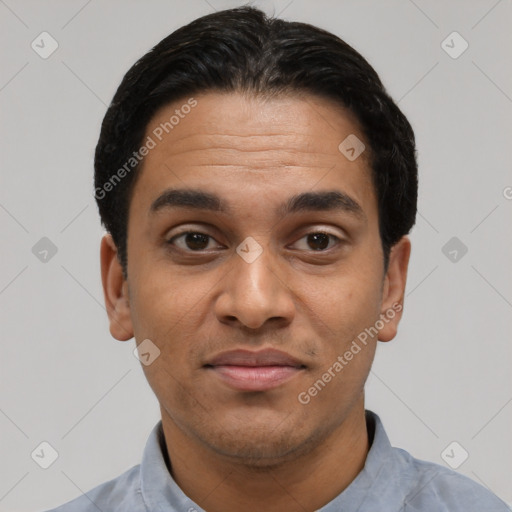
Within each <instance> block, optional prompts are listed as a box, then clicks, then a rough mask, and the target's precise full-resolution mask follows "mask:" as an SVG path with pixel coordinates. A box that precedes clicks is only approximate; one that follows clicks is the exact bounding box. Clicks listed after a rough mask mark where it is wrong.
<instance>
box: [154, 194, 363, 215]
mask: <svg viewBox="0 0 512 512" xmlns="http://www.w3.org/2000/svg"><path fill="white" fill-rule="evenodd" d="M168 208H192V209H195V210H207V211H211V212H220V213H226V214H229V213H230V212H231V209H230V208H229V206H228V204H227V203H226V202H225V201H223V200H222V199H221V198H220V197H219V196H218V195H216V194H212V193H211V192H206V191H204V190H200V189H190V188H183V189H167V190H165V191H164V192H163V193H162V194H160V195H159V196H158V197H157V198H156V199H155V201H153V203H152V204H151V207H150V210H149V211H150V213H151V214H154V213H157V212H158V211H161V210H164V209H168ZM308 211H317V212H318V211H339V212H344V213H348V214H350V215H352V216H354V217H356V218H358V219H360V220H366V215H365V213H364V210H363V208H362V207H361V205H360V204H359V203H358V202H357V201H356V200H355V199H353V198H352V197H350V196H349V195H348V194H346V193H344V192H341V191H339V190H327V191H320V192H304V193H301V194H297V195H295V196H292V197H290V198H289V199H288V200H287V201H286V202H285V203H283V204H282V205H280V206H279V207H278V208H277V214H278V215H279V216H286V215H289V214H292V213H301V212H308Z"/></svg>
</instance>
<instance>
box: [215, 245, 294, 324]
mask: <svg viewBox="0 0 512 512" xmlns="http://www.w3.org/2000/svg"><path fill="white" fill-rule="evenodd" d="M230 263H231V262H230ZM232 264H233V267H232V269H231V271H230V272H228V273H227V275H226V277H225V279H224V282H223V285H222V292H221V293H220V294H219V296H218V298H217V301H216V303H215V314H216V316H217V318H218V319H219V321H220V322H222V323H230V324H234V323H238V324H239V325H242V326H245V327H247V328H249V329H259V328H261V327H263V326H264V325H265V323H267V322H268V323H269V324H270V323H272V324H275V325H274V326H279V327H282V326H286V325H288V324H289V323H290V322H291V321H292V320H293V317H294V315H295V302H294V294H293V291H292V286H291V283H288V282H287V275H286V272H284V271H283V269H282V267H280V266H279V265H278V264H277V262H276V261H275V256H274V255H273V254H272V251H271V250H270V249H268V248H266V249H264V250H263V252H262V253H261V254H260V255H259V257H258V258H257V259H255V260H254V261H251V262H248V261H246V260H244V259H243V258H242V257H240V256H239V254H238V253H236V254H234V255H233V262H232Z"/></svg>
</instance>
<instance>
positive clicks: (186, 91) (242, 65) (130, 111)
mask: <svg viewBox="0 0 512 512" xmlns="http://www.w3.org/2000/svg"><path fill="white" fill-rule="evenodd" d="M201 92H227V93H229V92H244V93H253V94H256V95H276V94H280V93H287V94H289V93H298V94H303V93H309V94H312V95H316V96H319V97H322V98H325V99H328V100H331V101H333V102H335V103H336V104H338V105H340V106H342V107H343V108H345V109H349V110H350V111H351V112H352V113H353V114H355V116H356V118H357V119H358V121H359V123H360V126H361V128H362V131H363V134H364V136H365V137H366V140H367V142H368V143H369V146H370V148H367V149H369V150H370V151H369V154H370V155H371V157H370V167H371V173H372V181H373V184H374V186H375V191H376V195H377V200H378V214H379V231H380V237H381V241H382V248H383V253H384V268H385V269H387V266H388V262H389V253H390V250H391V248H392V246H393V245H395V244H396V243H397V242H398V241H399V240H400V238H401V237H402V236H404V235H406V234H407V233H409V231H410V229H411V228H412V226H413V225H414V223H415V219H416V207H417V196H418V169H417V161H416V149H415V137H414V132H413V129H412V127H411V125H410V123H409V122H408V120H407V118H406V117H405V116H404V114H403V113H402V112H401V110H400V109H399V108H398V106H397V105H396V104H395V102H394V101H393V100H392V98H391V97H390V96H389V95H388V93H387V92H386V90H385V88H384V86H383V84H382V82H381V80H380V78H379V76H378V75H377V73H376V71H375V70H374V69H373V68H372V67H371V66H370V64H369V63H368V62H367V61H366V60H365V59H364V58H363V57H362V56H361V55H360V54H359V53H358V52H357V51H356V50H354V49H353V48H352V47H351V46H350V45H349V44H347V43H346V42H345V41H343V40H342V39H340V38H339V37H337V36H335V35H334V34H331V33H330V32H327V31H325V30H322V29H320V28H318V27H315V26H312V25H309V24H305V23H297V22H288V21H285V20H282V19H278V18H272V17H268V16H267V15H266V14H265V13H264V12H262V11H261V10H259V9H256V8H253V7H240V8H236V9H228V10H224V11H219V12H216V13H213V14H209V15H207V16H203V17H201V18H198V19H196V20H194V21H192V22H191V23H189V24H188V25H186V26H184V27H181V28H179V29H178V30H176V31H175V32H173V33H172V34H170V35H169V36H167V37H166V38H164V39H163V40H162V41H160V42H159V43H158V44H157V45H156V46H155V47H154V48H152V49H151V50H150V51H149V52H148V53H147V54H146V55H144V56H143V57H141V58H140V59H139V60H138V61H137V62H136V63H135V64H134V65H133V66H132V67H131V69H130V70H129V71H128V72H127V73H126V75H125V76H124V78H123V80H122V81H121V84H120V85H119V87H118V89H117V91H116V93H115V95H114V97H113V99H112V102H111V104H110V106H109V107H108V110H107V112H106V114H105V118H104V119H103V123H102V126H101V133H100V137H99V140H98V144H97V146H96V152H95V161H94V168H95V178H94V186H95V197H96V201H97V204H98V208H99V212H100V217H101V221H102V224H103V225H104V226H105V228H106V229H107V231H108V232H109V233H110V234H111V235H112V238H113V240H114V243H115V244H116V247H117V250H118V259H119V262H120V264H121V265H122V268H123V272H124V276H125V277H126V276H127V234H128V212H129V205H130V200H131V192H132V190H133V186H134V183H135V181H136V176H137V170H138V169H139V168H140V163H138V160H134V159H133V155H134V154H135V153H136V152H137V151H138V150H139V149H140V147H141V145H142V143H143V138H144V135H145V131H146V128H147V125H148V123H149V122H150V120H151V118H152V117H153V116H154V115H155V113H156V112H157V111H158V110H159V109H160V108H162V107H163V106H165V105H167V104H169V103H171V102H173V101H178V100H180V99H183V98H186V97H190V96H191V95H192V94H198V93H201ZM340 142H341V141H340ZM365 153H366V151H365ZM128 161H130V162H131V167H127V165H126V164H127V162H128ZM122 169H124V172H121V171H122Z"/></svg>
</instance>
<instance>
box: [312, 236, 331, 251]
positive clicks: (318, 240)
mask: <svg viewBox="0 0 512 512" xmlns="http://www.w3.org/2000/svg"><path fill="white" fill-rule="evenodd" d="M307 239H308V241H307V243H308V246H309V247H310V248H311V249H313V250H314V251H323V250H324V249H327V247H329V241H330V240H329V235H326V234H325V233H312V234H310V235H308V236H307Z"/></svg>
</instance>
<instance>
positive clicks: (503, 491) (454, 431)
mask: <svg viewBox="0 0 512 512" xmlns="http://www.w3.org/2000/svg"><path fill="white" fill-rule="evenodd" d="M255 4H256V5H258V6H260V7H262V8H264V9H265V10H266V11H268V12H275V13H276V14H278V13H281V15H282V16H283V17H285V18H287V19H291V20H298V21H305V22H310V23H313V24H316V25H319V26H321V27H324V28H326V29H328V30H331V31H333V32H335V33H336V34H338V35H340V36H341V37H342V38H344V39H345V40H346V41H347V42H348V43H350V44H352V45H353V46H354V47H355V48H356V49H357V50H359V51H360V52H361V53H362V54H363V55H364V56H365V57H366V58H367V59H368V60H369V62H370V63H371V64H372V65H373V66H374V67H375V69H376V70H377V72H378V73H379V74H380V75H381V78H382V80H383V82H384V83H385V85H386V86H387V88H388V90H389V92H390V94H391V95H392V96H393V97H394V98H395V99H396V100H397V101H398V102H399V106H400V107H401V108H402V110H403V111H404V113H405V114H406V115H407V116H408V117H409V119H410V121H411V124H412V125H413V127H414V129H415V132H416V135H417V143H418V150H419V165H420V200H419V215H418V219H417V225H416V226H415V227H414V229H413V232H412V234H411V238H412V242H413V252H412V259H411V264H410V273H409V279H408V285H407V292H406V294H407V298H406V304H405V316H404V318H403V321H402V324H401V329H400V332H399V335H398V337H397V338H396V339H395V340H394V341H393V342H391V343H388V344H379V349H378V353H377V358H376V362H375V365H374V368H373V371H372V374H371V375H370V378H369V382H368V388H367V397H368V398H367V406H368V407H369V408H371V409H373V410H374V411H376V412H377V413H378V414H380V415H381V417H382V419H383V421H384V424H385V425H386V427H387V429H388V432H389V435H390V438H391V441H392V443H393V444H395V445H397V446H401V447H403V448H405V449H407V450H409V451H410V452H412V453H413V454H414V455H415V456H417V457H420V458H424V459H429V460H432V461H434V462H437V463H439V464H443V465H446V462H445V460H443V458H442V457H441V453H442V452H443V451H444V450H445V448H446V447H447V446H448V445H449V444H450V443H452V442H453V441H457V442H458V443H459V445H460V446H461V447H463V448H464V449H465V450H466V451H467V452H468V453H469V457H468V459H467V460H466V461H465V462H464V463H463V464H462V465H461V466H460V467H459V468H458V471H460V472H461V473H464V474H466V475H468V476H469V477H471V478H473V479H474V480H476V481H479V482H480V483H482V484H483V485H485V486H487V487H489V488H490V489H491V490H492V491H494V492H495V493H496V494H498V495H499V496H500V497H501V498H502V499H504V500H505V501H507V502H509V503H510V502H512V487H511V485H510V475H511V474H512V468H511V460H512V441H511V435H510V432H511V431H512V429H511V426H512V377H511V372H510V365H511V360H512V357H511V344H510V333H511V331H512V329H511V328H512V291H511V290H512V286H511V285H512V277H511V272H510V262H511V261H512V243H511V236H510V227H509V224H510V219H511V211H512V200H511V199H510V198H511V197H512V188H510V187H512V173H511V160H512V157H511V151H510V146H511V136H512V129H511V121H512V116H511V113H512V99H511V97H512V67H511V66H510V62H511V61H512V59H511V57H512V35H511V34H512V31H511V30H510V27H511V22H512V4H511V1H510V0H501V1H496V0H481V1H475V0H474V1H451V2H446V1H441V0H439V1H433V0H428V1H427V0H425V1H420V0H415V1H412V0H394V1H387V2H382V1H377V0H374V1H361V0H359V1H355V0H354V1H327V0H324V1H319V0H315V1H307V0H292V1H290V0H284V1H281V0H276V1H275V2H272V1H260V2H255ZM237 5H240V2H237V1H221V0H208V1H203V0H194V1H187V2H177V1H169V0H167V1H149V2H143V1H121V0H116V1H102V2H100V1H99V0H92V1H91V0H90V1H86V0H79V1H78V0H73V1H66V2H64V1H57V0H54V1H28V0H23V1H21V0H20V1H15V0H0V16H1V18H0V34H1V38H2V41H1V44H2V49H3V51H2V57H1V61H2V62H1V70H2V75H1V78H0V104H1V109H2V121H3V122H2V126H1V134H0V140H1V143H2V151H1V155H2V165H1V187H0V224H1V232H2V239H1V240H2V244H1V245H2V249H1V257H2V263H1V270H0V272H1V274H0V309H1V318H0V320H1V325H2V341H1V356H0V370H1V388H0V432H1V446H0V450H1V452H0V471H1V478H0V510H1V511H9V512H14V511H31V510H32V511H35V510H43V509H46V508H50V507H52V506H56V505H57V504H60V503H63V502H65V501H68V500H70V499H72V498H74V497H75V496H77V495H79V494H80V493H81V492H85V491H87V490H89V489H91V488H92V487H94V486H96V485H97V484H99V483H101V482H104V481H106V480H107V479H111V478H114V477H115V476H117V475H119V474H120V473H122V472H123V471H125V470H126V469H128V468H130V467H131V466H133V465H135V464H138V463H139V462H140V458H141V453H142V450H143V448H144V444H145V442H146V439H147V436H148V434H149V432H150V430H151V428H152V427H153V426H154V425H155V423H156V422H157V421H158V419H159V410H158V407H157V401H156V398H155V397H154V396H153V394H152V392H151V390H150V388H149V386H148V385H147V383H146V381H145V379H144V376H143V373H142V369H141V367H140V363H139V361H138V360H137V359H136V358H135V357H134V356H133V354H132V351H133V349H134V347H135V344H134V341H133V340H131V341H129V342H126V343H120V342H117V341H115V340H114V339H112V338H111V336H110V334H109V332H108V323H107V315H106V313H105V310H104V307H103V298H102V291H101V283H100V269H99V242H100V238H101V236H102V233H103V231H102V229H101V227H100V223H99V217H98V214H97V210H96V206H95V203H94V199H93V196H92V192H93V188H92V167H93V151H94V147H95V144H96V141H97V137H98V134H99V127H100V123H101V120H102V117H103V115H104V113H105V110H106V105H107V104H108V103H109V101H110V99H111V97H112V95H113V94H114V92H115V89H116V88H117V86H118V84H119V82H120V80H121V78H122V76H123V74H124V73H125V72H126V71H127V70H128V68H129V66H130V65H131V64H132V63H133V62H134V61H135V60H136V58H138V57H140V56H141V55H142V54H143V53H145V52H146V51H147V50H149V49H150V48H151V47H152V46H153V45H154V44H156V43H157V42H158V41H159V40H160V39H161V38H163V37H164V36H166V35H167V34H168V33H170V32H171V31H173V30H174V29H176V28H178V27H179V26H181V25H183V24H184V23H186V22H188V21H190V20H192V19H194V18H196V17H198V16H200V15H203V14H207V13H209V12H212V11H213V10H214V9H217V10H218V9H222V8H227V7H234V6H237ZM43 31H47V32H49V33H50V34H51V35H52V37H53V38H54V39H55V40H57V42H58V44H59V47H58V49H57V51H55V53H53V54H52V55H51V56H50V57H49V58H47V59H42V58H41V57H40V56H39V55H38V54H37V53H36V52H35V51H34V50H33V49H32V48H31V42H32V41H33V40H36V42H37V41H38V39H37V38H38V36H39V34H40V33H41V32H43ZM453 31H457V32H459V33H460V34H461V36H462V37H463V38H464V39H465V40H466V41H467V42H468V43H469V47H468V49H467V50H466V51H465V52H464V53H463V54H462V55H460V56H459V57H458V58H456V59H454V58H452V57H450V56H449V55H448V54H447V53H446V52H445V50H444V49H443V47H442V46H441V43H442V41H443V40H445V38H446V37H447V36H448V35H449V34H451V33H452V32H453ZM39 40H40V39H39ZM448 42H449V44H450V45H451V46H454V49H455V50H457V49H460V48H461V46H460V41H455V42H453V43H452V42H450V39H449V40H448ZM46 48H48V45H47V44H46ZM507 187H509V188H507ZM454 236H455V237H457V238H458V239H459V240H460V242H457V244H459V247H458V248H457V247H455V249H456V250H457V251H458V252H457V254H456V255H455V253H453V252H452V254H451V255H450V254H449V251H452V250H453V248H452V247H450V246H449V247H448V249H445V252H446V253H447V254H448V257H447V256H445V254H444V253H443V251H442V249H443V247H444V246H445V244H446V243H447V242H448V241H449V240H450V239H451V238H452V237H454ZM42 237H48V238H49V239H50V240H51V241H52V242H53V244H55V246H56V248H57V253H56V254H55V255H53V257H50V256H51V253H49V254H48V256H47V261H46V262H42V261H40V259H38V258H37V257H36V255H34V254H33V251H32V248H33V247H34V245H35V244H36V243H37V242H38V241H39V240H40V239H41V238H42ZM41 243H44V242H41ZM460 243H463V244H464V245H465V246H466V247H467V248H468V252H467V254H465V255H464V256H462V252H461V250H460V247H461V246H460ZM37 247H39V246H36V248H37ZM39 249H40V248H39ZM34 252H36V253H37V251H36V250H34ZM455 256H456V261H452V260H453V258H455ZM450 258H451V259H450ZM42 441H47V442H49V443H50V444H51V445H52V446H53V447H54V448H55V450H57V452H58V454H59V456H58V458H57V460H56V461H55V462H54V463H53V464H52V465H51V466H50V467H49V468H48V469H46V470H45V469H42V468H41V467H39V465H38V464H36V462H34V460H33V459H32V458H31V453H32V452H33V450H34V449H36V448H37V447H38V446H39V444H40V443H41V442H42ZM448 453H449V454H450V455H451V459H452V460H457V459H458V458H459V457H460V456H461V453H462V452H461V448H459V447H458V445H457V447H456V448H455V449H454V451H453V452H451V451H450V450H448Z"/></svg>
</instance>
